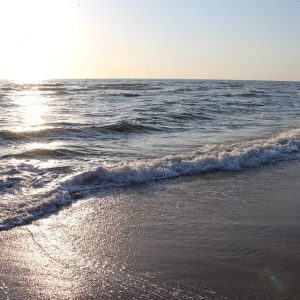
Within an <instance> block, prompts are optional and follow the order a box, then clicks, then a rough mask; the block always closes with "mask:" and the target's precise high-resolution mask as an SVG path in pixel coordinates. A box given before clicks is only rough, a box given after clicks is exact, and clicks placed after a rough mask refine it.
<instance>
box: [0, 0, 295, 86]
mask: <svg viewBox="0 0 300 300" xmlns="http://www.w3.org/2000/svg"><path fill="white" fill-rule="evenodd" d="M0 36H1V46H0V78H1V79H16V80H23V81H26V80H27V81H30V80H36V79H48V78H200V79H258V80H259V79H266V80H300V1H299V0H251V1H250V0H249V1H246V0H0Z"/></svg>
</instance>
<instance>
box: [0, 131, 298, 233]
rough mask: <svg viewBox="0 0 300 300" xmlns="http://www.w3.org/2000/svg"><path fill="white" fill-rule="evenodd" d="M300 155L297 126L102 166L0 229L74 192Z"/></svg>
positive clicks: (59, 186)
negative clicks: (249, 138)
mask: <svg viewBox="0 0 300 300" xmlns="http://www.w3.org/2000/svg"><path fill="white" fill-rule="evenodd" d="M299 158H300V129H294V130H290V131H288V132H284V133H282V134H280V135H278V136H275V137H272V138H269V139H259V140H254V141H248V142H241V143H236V144H214V145H206V146H203V147H200V148H198V149H196V150H194V151H191V152H186V153H179V154H176V155H169V156H166V157H162V158H157V159H148V160H135V161H130V162H126V163H122V164H119V165H116V166H114V167H110V168H109V167H107V168H106V167H102V166H100V167H98V168H96V169H94V170H89V171H86V172H81V173H78V174H75V175H72V176H69V177H68V178H66V179H64V180H62V181H60V182H58V183H56V184H55V186H52V188H50V189H47V190H44V192H43V193H41V194H39V195H36V196H37V197H35V198H34V200H32V201H31V202H30V203H28V204H26V205H25V206H24V207H22V208H19V209H18V211H17V212H16V213H15V214H10V218H9V219H6V220H3V221H2V222H0V230H1V229H9V228H11V227H13V226H16V225H21V224H24V223H26V222H28V221H32V220H34V219H36V218H39V217H41V216H43V215H45V214H47V213H51V212H53V211H55V210H57V209H58V207H59V206H64V205H67V204H68V203H70V202H72V201H74V199H73V198H72V193H74V192H80V191H84V190H91V189H94V188H102V187H113V186H124V185H129V184H132V183H143V182H147V181H151V180H160V179H165V178H173V177H178V176H181V175H186V174H200V173H204V172H209V171H214V170H240V169H243V168H249V167H255V166H259V165H264V164H267V163H271V162H278V161H287V160H293V159H299Z"/></svg>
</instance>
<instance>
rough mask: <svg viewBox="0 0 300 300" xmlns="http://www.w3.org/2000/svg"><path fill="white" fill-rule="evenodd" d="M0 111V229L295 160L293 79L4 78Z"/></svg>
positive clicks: (299, 142)
mask: <svg viewBox="0 0 300 300" xmlns="http://www.w3.org/2000/svg"><path fill="white" fill-rule="evenodd" d="M0 109H1V114H0V230H6V229H9V228H12V227H14V226H17V225H22V224H25V223H27V222H29V221H32V220H34V219H36V218H40V217H42V216H44V215H45V214H49V213H52V212H55V211H57V210H59V209H60V207H62V206H64V205H67V204H70V203H72V202H74V201H77V200H78V199H82V200H84V199H87V198H89V197H90V196H91V195H93V194H94V193H95V192H97V191H99V190H102V189H114V188H116V187H118V186H126V185H132V184H139V183H143V184H147V182H149V181H158V180H163V179H166V178H173V177H180V176H184V175H188V174H201V173H205V172H212V171H216V170H220V171H222V170H236V171H239V170H242V169H247V168H251V167H257V166H263V165H265V164H270V163H276V162H279V161H294V160H298V161H299V159H300V82H263V81H259V82H258V81H212V80H52V81H43V82H39V83H34V84H20V83H19V84H18V83H15V82H9V81H1V82H0ZM291 163H292V162H291Z"/></svg>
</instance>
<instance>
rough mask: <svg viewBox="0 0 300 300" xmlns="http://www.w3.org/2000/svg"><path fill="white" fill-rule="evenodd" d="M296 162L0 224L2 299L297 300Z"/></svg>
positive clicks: (115, 193)
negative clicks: (14, 224)
mask: <svg viewBox="0 0 300 300" xmlns="http://www.w3.org/2000/svg"><path fill="white" fill-rule="evenodd" d="M299 182H300V163H299V162H297V161H295V162H284V163H277V164H274V165H265V166H263V167H258V168H254V169H248V170H244V171H240V172H230V171H228V172H224V171H223V172H213V173H210V174H201V175H193V176H185V177H183V178H175V179H170V180H165V181H164V182H153V183H150V184H143V185H136V186H130V187H126V188H118V189H115V190H111V191H109V192H107V193H104V192H102V193H99V194H98V195H96V196H93V197H91V199H88V200H84V201H78V202H76V203H74V204H72V205H71V206H70V207H66V208H64V209H62V210H60V211H59V212H58V213H56V214H54V215H50V216H48V217H47V218H42V219H40V220H37V221H35V222H33V223H32V224H29V225H25V226H21V227H16V228H13V229H11V230H9V231H2V232H0V253H1V254H0V255H1V260H0V268H1V270H2V272H1V274H0V287H1V288H0V298H1V299H9V298H10V299H24V298H25V299H47V298H51V299H117V298H118V297H120V299H122V298H123V299H124V298H130V299H142V298H143V299H147V298H149V299H298V298H299V295H300V288H299V287H298V284H297V283H298V279H299V278H300V272H299V269H300V259H299V257H300V255H299V254H300V236H299V232H300V221H299V220H300V218H299V216H300V213H299V212H300V202H299V194H300V187H299Z"/></svg>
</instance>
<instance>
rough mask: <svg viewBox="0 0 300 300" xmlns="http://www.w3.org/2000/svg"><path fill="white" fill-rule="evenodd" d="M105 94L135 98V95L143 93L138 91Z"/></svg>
mask: <svg viewBox="0 0 300 300" xmlns="http://www.w3.org/2000/svg"><path fill="white" fill-rule="evenodd" d="M104 96H109V97H127V98H133V97H139V96H141V95H140V94H138V93H108V94H104Z"/></svg>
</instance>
